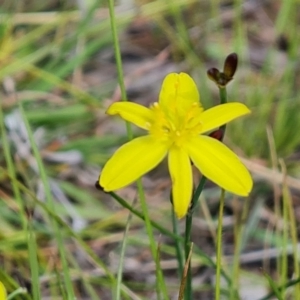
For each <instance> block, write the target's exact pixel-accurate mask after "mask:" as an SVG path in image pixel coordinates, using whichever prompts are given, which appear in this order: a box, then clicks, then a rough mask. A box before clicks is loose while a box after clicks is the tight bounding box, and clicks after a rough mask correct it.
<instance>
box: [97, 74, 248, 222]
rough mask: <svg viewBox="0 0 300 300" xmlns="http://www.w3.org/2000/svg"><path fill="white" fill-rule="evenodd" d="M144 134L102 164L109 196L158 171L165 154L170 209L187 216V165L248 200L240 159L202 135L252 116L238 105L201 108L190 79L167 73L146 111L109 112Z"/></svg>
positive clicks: (127, 106) (134, 107) (129, 106)
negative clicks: (171, 202) (157, 96)
mask: <svg viewBox="0 0 300 300" xmlns="http://www.w3.org/2000/svg"><path fill="white" fill-rule="evenodd" d="M107 113H108V114H109V115H116V114H118V115H120V116H121V117H122V118H123V119H124V120H126V121H129V122H131V123H133V124H135V125H136V126H138V127H140V128H143V129H145V130H147V131H148V133H149V134H148V135H146V136H142V137H138V138H135V139H133V140H132V141H130V142H128V143H126V144H124V145H123V146H121V147H120V148H119V149H118V150H117V151H116V152H115V153H114V155H113V156H112V157H111V158H110V159H109V160H108V162H107V163H106V165H105V166H104V168H103V170H102V173H101V176H100V179H99V184H100V186H102V188H103V189H104V191H106V192H109V191H113V190H117V189H119V188H122V187H124V186H126V185H128V184H130V183H132V182H134V181H135V180H136V179H138V178H139V177H141V176H142V175H144V174H145V173H147V172H148V171H150V170H151V169H153V168H154V167H156V166H157V165H158V164H159V163H160V162H161V161H162V160H163V159H164V157H166V155H168V166H169V172H170V175H171V178H172V195H173V205H174V210H175V213H176V215H177V217H178V218H182V217H184V216H185V215H186V213H187V210H188V207H189V204H190V201H191V197H192V189H193V178H192V166H191V161H192V162H193V163H194V165H195V166H196V167H197V168H198V169H199V170H200V172H201V173H202V174H203V175H204V176H206V177H207V178H208V179H210V180H211V181H213V182H215V183H216V184H217V185H219V186H220V187H222V188H224V189H225V190H227V191H230V192H232V193H234V194H237V195H240V196H247V195H248V194H249V192H250V191H251V189H252V179H251V176H250V174H249V172H248V170H247V169H246V168H245V166H244V165H243V164H242V163H241V162H240V160H239V158H238V157H237V156H236V155H235V154H234V153H233V152H232V151H231V150H229V149H228V148H227V147H226V146H225V145H224V144H223V143H221V142H220V141H218V140H216V139H214V138H211V137H209V136H205V135H202V134H203V133H205V132H208V131H211V130H213V129H216V128H218V127H219V126H221V125H224V124H225V123H227V122H229V121H231V120H233V119H235V118H237V117H240V116H242V115H245V114H248V113H250V110H249V109H248V108H247V107H246V106H245V105H244V104H242V103H226V104H222V105H218V106H215V107H213V108H211V109H208V110H205V111H204V109H203V107H202V106H201V103H200V96H199V93H198V90H197V87H196V84H195V82H194V81H193V79H192V78H191V77H190V76H189V75H187V74H185V73H180V74H176V73H171V74H169V75H168V76H166V78H165V79H164V82H163V84H162V88H161V91H160V95H159V101H158V102H155V103H154V104H153V105H152V106H151V107H150V108H147V107H144V106H142V105H139V104H136V103H133V102H116V103H113V104H112V105H111V106H110V107H109V108H108V110H107Z"/></svg>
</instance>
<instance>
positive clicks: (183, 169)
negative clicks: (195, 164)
mask: <svg viewBox="0 0 300 300" xmlns="http://www.w3.org/2000/svg"><path fill="white" fill-rule="evenodd" d="M168 163H169V171H170V175H171V179H172V195H173V206H174V211H175V213H176V215H177V217H178V218H179V219H180V218H182V217H184V216H185V215H186V213H187V210H188V208H189V205H190V202H191V198H192V190H193V176H192V168H191V161H190V159H189V156H188V154H187V153H186V152H185V151H184V150H182V149H180V148H178V147H172V148H171V149H170V152H169V156H168Z"/></svg>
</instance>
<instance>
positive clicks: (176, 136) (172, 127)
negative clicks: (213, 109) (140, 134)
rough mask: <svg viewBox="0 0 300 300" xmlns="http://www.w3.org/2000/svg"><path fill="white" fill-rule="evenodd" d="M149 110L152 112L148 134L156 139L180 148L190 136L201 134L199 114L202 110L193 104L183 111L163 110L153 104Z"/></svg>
mask: <svg viewBox="0 0 300 300" xmlns="http://www.w3.org/2000/svg"><path fill="white" fill-rule="evenodd" d="M150 109H151V110H152V111H153V114H154V118H153V122H152V123H151V124H149V125H150V126H149V132H150V134H151V135H153V136H154V137H155V138H157V139H161V140H163V141H166V142H168V143H170V146H171V145H173V144H175V145H176V146H178V147H181V146H182V145H183V144H184V143H185V142H186V141H187V140H188V139H189V138H190V137H191V136H195V135H198V134H199V133H200V132H201V127H202V124H201V119H200V116H201V113H202V111H203V108H202V107H200V105H199V103H197V102H194V103H193V104H192V105H191V106H190V107H189V108H188V109H185V110H184V111H182V110H180V108H178V107H176V106H174V107H172V108H168V109H164V108H162V107H161V106H160V105H159V103H157V102H155V103H154V104H153V105H152V106H151V107H150Z"/></svg>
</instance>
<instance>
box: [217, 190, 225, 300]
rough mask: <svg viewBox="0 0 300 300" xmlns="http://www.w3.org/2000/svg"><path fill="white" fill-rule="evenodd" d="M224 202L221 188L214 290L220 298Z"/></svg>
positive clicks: (218, 298)
mask: <svg viewBox="0 0 300 300" xmlns="http://www.w3.org/2000/svg"><path fill="white" fill-rule="evenodd" d="M224 202H225V191H224V190H223V189H222V191H221V197H220V207H219V218H218V231H217V254H216V266H217V268H216V290H215V299H216V300H220V297H221V269H222V268H221V265H222V227H223V212H224Z"/></svg>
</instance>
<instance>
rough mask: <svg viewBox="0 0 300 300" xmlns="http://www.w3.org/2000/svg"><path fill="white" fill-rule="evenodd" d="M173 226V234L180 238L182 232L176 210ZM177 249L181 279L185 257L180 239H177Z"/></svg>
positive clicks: (173, 212)
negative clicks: (179, 228)
mask: <svg viewBox="0 0 300 300" xmlns="http://www.w3.org/2000/svg"><path fill="white" fill-rule="evenodd" d="M172 225H173V234H174V235H175V236H177V237H179V236H180V232H179V230H178V221H177V217H176V214H175V211H174V209H172ZM174 242H175V248H176V256H177V262H178V275H179V277H180V276H182V274H183V255H182V248H181V245H182V243H181V242H180V240H179V239H175V240H174Z"/></svg>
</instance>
